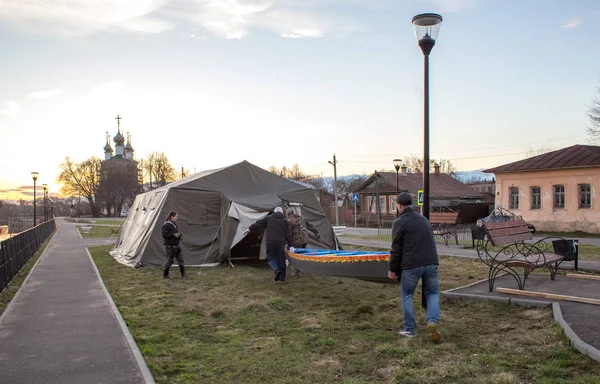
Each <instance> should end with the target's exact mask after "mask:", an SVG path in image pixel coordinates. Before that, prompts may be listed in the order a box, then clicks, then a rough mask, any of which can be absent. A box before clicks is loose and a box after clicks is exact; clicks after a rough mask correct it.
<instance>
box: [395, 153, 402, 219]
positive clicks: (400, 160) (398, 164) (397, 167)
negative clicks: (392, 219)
mask: <svg viewBox="0 0 600 384" xmlns="http://www.w3.org/2000/svg"><path fill="white" fill-rule="evenodd" d="M400 165H402V159H394V168H396V197H398V171H399V170H400ZM398 213H399V212H398V206H397V205H396V216H398Z"/></svg>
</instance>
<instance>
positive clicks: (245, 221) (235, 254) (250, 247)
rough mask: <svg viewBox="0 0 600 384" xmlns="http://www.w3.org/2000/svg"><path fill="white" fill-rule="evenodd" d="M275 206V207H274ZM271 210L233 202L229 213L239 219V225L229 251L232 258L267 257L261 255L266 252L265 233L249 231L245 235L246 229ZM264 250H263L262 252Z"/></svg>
mask: <svg viewBox="0 0 600 384" xmlns="http://www.w3.org/2000/svg"><path fill="white" fill-rule="evenodd" d="M273 208H275V207H273ZM269 212H270V210H268V211H257V210H255V209H253V208H248V207H246V206H244V205H242V204H239V203H236V202H234V201H232V202H231V205H230V206H229V211H228V212H227V215H228V216H229V217H232V218H234V219H236V220H237V221H238V226H237V229H236V231H235V236H234V237H233V241H232V242H231V249H230V251H229V258H230V259H238V260H239V259H255V258H256V259H258V258H261V259H263V258H265V257H261V256H264V254H265V249H263V248H264V241H262V240H263V239H264V234H263V235H262V236H258V235H256V234H253V233H249V234H248V235H246V236H244V231H246V230H247V229H248V228H250V226H251V225H252V224H254V223H255V222H256V221H258V220H260V219H262V218H263V217H265V216H267V214H268V213H269ZM261 251H262V252H261Z"/></svg>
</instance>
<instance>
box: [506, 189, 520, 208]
mask: <svg viewBox="0 0 600 384" xmlns="http://www.w3.org/2000/svg"><path fill="white" fill-rule="evenodd" d="M509 192H510V193H509V197H508V198H509V201H508V207H509V208H510V209H519V188H517V187H510V188H509Z"/></svg>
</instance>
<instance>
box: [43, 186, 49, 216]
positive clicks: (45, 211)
mask: <svg viewBox="0 0 600 384" xmlns="http://www.w3.org/2000/svg"><path fill="white" fill-rule="evenodd" d="M42 188H43V189H44V222H46V221H48V210H47V209H46V193H47V192H48V184H42Z"/></svg>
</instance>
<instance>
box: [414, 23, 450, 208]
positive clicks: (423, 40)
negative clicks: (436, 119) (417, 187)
mask: <svg viewBox="0 0 600 384" xmlns="http://www.w3.org/2000/svg"><path fill="white" fill-rule="evenodd" d="M442 20H443V19H442V16H440V15H438V14H436V13H422V14H420V15H417V16H415V17H413V19H412V23H413V26H414V28H415V36H416V37H417V41H418V42H419V47H420V48H421V51H423V56H424V58H425V68H424V71H425V76H424V86H423V88H424V122H423V131H424V132H423V216H425V217H426V218H428V219H429V165H430V164H429V163H430V160H429V54H430V53H431V50H432V49H433V46H434V45H435V39H436V38H437V35H438V33H439V32H440V26H441V24H442Z"/></svg>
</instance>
